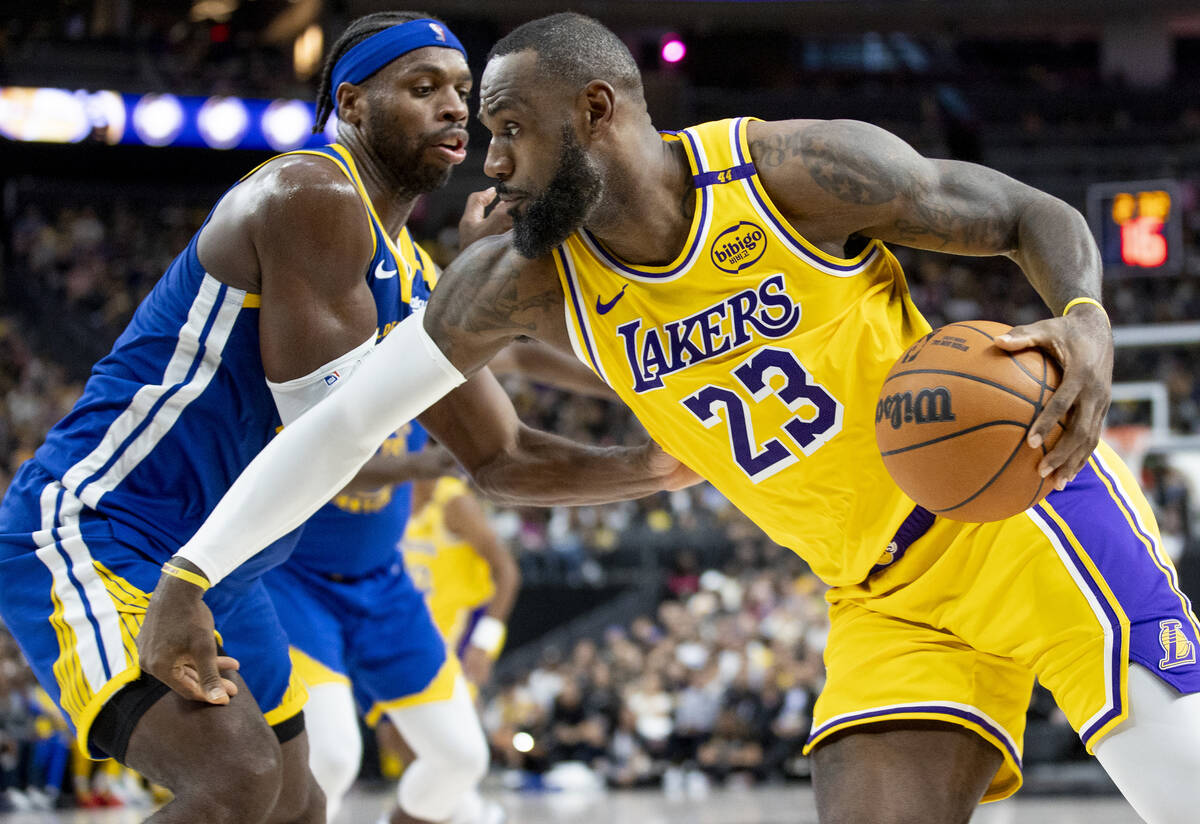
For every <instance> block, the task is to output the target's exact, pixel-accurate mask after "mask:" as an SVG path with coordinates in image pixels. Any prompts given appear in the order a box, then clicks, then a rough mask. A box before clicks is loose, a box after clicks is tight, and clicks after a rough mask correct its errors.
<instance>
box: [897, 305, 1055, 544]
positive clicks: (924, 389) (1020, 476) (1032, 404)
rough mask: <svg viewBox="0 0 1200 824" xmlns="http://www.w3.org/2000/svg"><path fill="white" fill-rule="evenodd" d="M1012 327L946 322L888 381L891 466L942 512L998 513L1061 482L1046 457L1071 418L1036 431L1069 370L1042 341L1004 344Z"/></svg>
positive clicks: (966, 515) (989, 517)
mask: <svg viewBox="0 0 1200 824" xmlns="http://www.w3.org/2000/svg"><path fill="white" fill-rule="evenodd" d="M1008 330H1009V327H1007V326H1005V325H1003V324H999V323H992V322H990V321H964V322H961V323H952V324H949V325H947V326H943V327H942V328H941V329H937V330H935V331H934V332H932V333H930V334H928V335H926V336H925V337H923V338H921V339H920V340H918V341H917V342H916V343H914V344H913V345H912V346H910V347H909V348H908V350H907V351H906V352H905V353H904V354H903V355H901V356H900V359H899V360H897V361H896V364H895V365H894V366H893V367H892V369H891V371H890V372H889V373H888V376H887V379H886V380H885V381H884V383H883V388H882V390H881V391H880V395H879V401H878V403H877V404H876V408H875V439H876V442H877V443H878V444H879V450H880V454H881V456H882V457H883V462H884V465H885V466H886V467H887V470H888V472H889V473H890V474H891V476H892V479H893V480H894V481H895V482H896V485H897V486H899V487H900V488H901V489H902V490H903V491H904V493H905V494H906V495H908V496H909V497H910V498H912V499H913V500H914V501H916V502H917V503H918V504H920V505H921V506H922V507H924V508H925V509H928V510H930V511H931V512H933V513H934V514H936V515H939V516H943V517H946V518H951V519H954V520H958V521H969V522H980V521H997V520H1001V519H1003V518H1008V517H1010V516H1012V515H1015V514H1017V513H1018V512H1022V511H1024V510H1026V509H1028V508H1029V507H1031V506H1033V505H1034V504H1036V503H1037V502H1038V501H1040V500H1041V499H1042V498H1043V497H1045V495H1046V494H1047V493H1048V492H1050V490H1051V485H1050V483H1049V482H1048V481H1047V480H1046V478H1045V476H1044V475H1040V474H1039V473H1038V469H1037V466H1038V462H1039V461H1040V460H1042V459H1043V457H1044V455H1045V454H1046V450H1047V449H1049V448H1051V447H1052V446H1053V445H1054V443H1055V441H1056V440H1057V438H1058V437H1059V434H1060V432H1061V427H1058V426H1055V428H1054V429H1053V430H1051V432H1050V433H1049V434H1048V435H1047V436H1045V437H1044V438H1043V439H1041V442H1039V444H1038V446H1037V447H1034V448H1031V447H1030V445H1029V442H1028V434H1029V431H1030V428H1031V426H1032V425H1033V424H1034V423H1035V421H1037V420H1038V419H1039V415H1041V414H1042V412H1043V411H1044V410H1045V407H1046V406H1047V404H1048V403H1049V400H1050V398H1051V397H1052V396H1053V394H1054V393H1055V390H1056V388H1057V387H1058V386H1059V385H1060V378H1061V372H1060V370H1059V368H1058V364H1057V363H1055V361H1054V360H1053V359H1052V358H1050V357H1048V356H1047V355H1045V354H1044V353H1043V352H1042V351H1041V350H1040V349H1028V350H1025V351H1020V352H1015V353H1014V352H1007V351H1005V350H1003V349H1000V348H999V347H998V346H996V343H995V340H996V338H998V337H999V336H1001V335H1003V334H1004V333H1006V332H1008Z"/></svg>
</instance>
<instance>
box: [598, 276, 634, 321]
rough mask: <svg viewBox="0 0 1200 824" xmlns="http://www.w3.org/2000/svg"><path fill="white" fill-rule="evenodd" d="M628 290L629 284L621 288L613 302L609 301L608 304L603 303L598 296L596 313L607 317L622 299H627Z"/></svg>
mask: <svg viewBox="0 0 1200 824" xmlns="http://www.w3.org/2000/svg"><path fill="white" fill-rule="evenodd" d="M628 288H629V284H628V283H626V284H625V285H624V286H622V287H621V291H620V292H617V296H616V297H615V298H613V299H612V300H610V301H608V302H607V303H601V302H600V296H599V295H596V311H597V312H599V313H600V314H601V315H607V314H608V313H609V312H611V311H612V308H613V307H614V306H616V305H617V301H619V300H620V299H621V298H623V297H625V290H626V289H628Z"/></svg>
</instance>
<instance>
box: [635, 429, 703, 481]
mask: <svg viewBox="0 0 1200 824" xmlns="http://www.w3.org/2000/svg"><path fill="white" fill-rule="evenodd" d="M646 468H647V469H648V470H649V471H650V474H651V475H652V476H653V477H655V478H659V479H661V481H662V488H663V490H664V491H666V492H674V491H675V490H677V489H686V488H687V487H689V486H694V485H696V484H698V483H700V482H701V481H703V480H704V478H702V477H700V475H699V474H697V473H696V472H693V471H692V470H691V469H690V468H689V467H687V466H686V465H684V463H683V462H682V461H680V460H679V459H678V458H676V457H675V456H674V455H668V454H667V453H666V452H664V451H663V448H662V447H661V446H659V445H658V444H656V443H655V442H654V441H651V442H650V443H648V444H646Z"/></svg>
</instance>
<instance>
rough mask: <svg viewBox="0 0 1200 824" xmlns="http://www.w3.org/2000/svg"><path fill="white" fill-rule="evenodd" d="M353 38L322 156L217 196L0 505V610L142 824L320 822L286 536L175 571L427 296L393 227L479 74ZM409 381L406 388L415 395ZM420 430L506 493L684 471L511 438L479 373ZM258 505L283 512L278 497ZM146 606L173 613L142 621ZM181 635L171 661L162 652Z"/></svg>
mask: <svg viewBox="0 0 1200 824" xmlns="http://www.w3.org/2000/svg"><path fill="white" fill-rule="evenodd" d="M356 36H357V40H358V42H356V43H354V44H352V45H351V46H350V47H349V48H348V49H347V50H346V52H345V53H344V54H342V55H341V56H340V58H339V59H338V60H337V61H336V62H335V64H334V65H333V66H332V71H331V72H330V75H329V77H330V82H329V83H328V84H326V85H325V86H324V87H323V88H322V90H321V92H320V96H321V105H322V107H323V108H324V109H330V108H333V107H335V106H336V108H337V111H338V114H339V117H340V120H341V123H340V126H339V132H338V138H339V142H338V144H336V145H334V146H331V147H328V148H326V149H323V150H316V151H303V152H295V153H289V154H286V155H283V156H281V157H279V158H276V159H273V160H271V161H269V162H268V163H266V164H264V165H263V166H261V167H260V168H258V169H257V170H255V171H253V172H252V173H251V174H250V175H248V176H247V177H246V178H244V179H243V180H242V181H241V182H240V183H238V184H237V185H236V186H234V187H233V188H232V189H230V190H229V192H228V193H227V194H226V195H225V196H224V197H223V198H222V199H221V200H220V201H219V202H218V203H217V205H216V206H215V207H214V209H213V211H212V213H211V214H210V215H209V217H208V219H207V220H206V222H205V224H204V226H203V227H202V228H201V229H200V231H199V232H198V233H197V234H196V236H195V237H194V238H193V239H192V241H191V242H190V243H189V244H188V246H187V248H186V249H184V250H183V252H181V253H180V255H179V256H178V257H177V258H176V259H175V260H174V261H173V262H172V264H171V265H170V267H169V268H168V270H167V272H166V273H165V274H164V276H163V277H162V279H161V280H160V281H159V282H158V284H156V286H155V288H154V289H153V290H152V291H151V293H150V294H149V296H148V297H147V298H146V300H145V301H144V302H143V303H142V304H141V306H140V307H139V308H138V310H137V312H136V313H135V315H134V317H133V319H132V320H131V322H130V324H129V326H128V327H127V329H126V330H125V331H124V333H123V334H122V335H121V337H120V338H119V339H118V341H117V342H116V344H115V345H114V348H113V351H112V352H111V353H110V354H109V355H108V356H107V357H105V358H104V359H103V360H101V361H100V362H99V363H98V364H97V365H96V366H95V368H94V370H93V374H92V376H91V378H90V379H89V381H88V383H87V386H86V387H85V390H84V392H83V395H82V397H81V399H80V400H79V402H78V403H77V404H76V406H75V407H74V409H73V410H72V411H71V413H70V414H69V415H68V416H67V417H66V418H64V419H63V420H62V421H60V422H59V423H58V424H57V425H56V426H55V427H54V428H53V429H52V431H51V432H50V433H49V434H48V435H47V438H46V442H45V444H44V445H43V446H42V447H41V448H40V449H39V450H38V451H37V453H36V455H35V457H34V458H33V459H32V460H30V461H29V462H27V463H26V464H24V465H23V466H22V467H21V468H20V470H19V471H18V473H17V474H16V476H15V477H14V479H13V482H12V484H11V486H10V487H9V490H8V493H7V494H6V496H5V498H4V500H3V503H2V504H0V618H2V619H3V621H4V623H5V625H6V626H7V627H8V629H9V630H10V631H11V633H12V634H13V636H14V637H15V638H16V639H17V641H18V643H19V644H20V646H21V648H22V650H23V652H24V653H25V655H26V657H27V658H28V660H29V662H30V664H31V665H32V666H33V668H34V671H35V672H36V674H37V676H38V678H39V680H40V682H41V683H42V685H43V686H44V687H45V688H46V690H47V691H48V692H49V693H50V694H51V696H52V697H53V698H54V700H55V702H56V703H57V704H58V705H59V706H60V707H61V708H62V709H63V711H64V714H65V715H66V717H67V718H68V719H69V720H70V723H71V725H72V727H73V729H74V731H75V733H76V734H77V736H78V738H79V741H80V742H81V744H83V745H84V746H86V747H88V748H89V750H90V751H91V752H92V753H94V754H96V755H110V756H113V757H115V758H117V759H118V760H119V761H121V762H122V763H125V764H127V765H129V766H130V767H132V768H134V769H136V770H137V771H139V772H141V773H142V774H144V775H146V776H147V777H148V778H150V779H151V780H153V781H155V782H157V783H160V784H162V785H164V786H166V787H168V788H169V789H170V790H171V791H172V793H173V795H174V799H173V800H172V801H171V802H170V803H168V804H166V805H165V806H164V807H163V808H162V809H161V810H159V811H158V812H156V813H155V814H154V815H153V816H152V817H151V819H150V820H152V821H155V822H189V824H191V823H192V822H199V821H204V822H237V824H252V823H255V822H268V821H269V822H293V821H294V822H314V824H315V823H316V822H320V821H323V820H324V810H323V799H322V796H321V793H320V790H319V789H318V788H317V787H316V786H315V784H314V782H313V780H312V777H311V773H310V772H309V769H308V766H307V752H306V748H307V745H306V736H305V735H304V728H303V716H302V714H301V711H300V710H301V705H302V703H303V698H304V693H303V689H302V687H301V686H300V685H299V684H298V682H296V681H295V680H294V679H293V678H292V677H291V673H292V669H291V665H290V662H289V660H288V657H287V643H286V639H285V638H284V635H283V631H282V629H281V627H280V626H279V623H278V621H277V619H276V616H275V613H274V610H273V608H272V606H271V603H270V601H269V599H268V598H267V595H266V592H265V590H264V588H263V585H262V583H261V580H260V576H261V574H262V573H263V572H264V571H265V570H266V569H268V568H269V567H271V566H273V565H275V564H277V563H278V562H279V561H280V560H282V558H284V557H286V555H287V553H288V552H289V551H290V549H291V546H292V543H293V540H291V539H288V540H284V541H282V542H280V543H277V544H275V545H274V546H273V547H272V548H271V549H270V550H269V551H267V552H264V553H261V554H259V555H258V556H257V557H255V558H254V559H253V561H251V562H250V563H247V564H244V565H243V564H241V563H240V562H235V563H233V564H232V565H231V566H229V567H228V568H225V569H217V568H214V567H211V566H210V567H208V568H206V569H204V570H203V571H204V572H205V573H209V574H208V576H207V577H205V576H204V575H202V574H201V569H199V568H197V567H195V566H192V565H191V564H189V563H188V561H187V560H186V559H182V558H176V559H175V560H174V561H171V560H170V559H171V558H172V556H173V554H175V553H176V550H177V549H179V548H180V546H181V545H183V544H184V542H185V541H186V540H187V539H188V538H189V537H190V536H191V535H192V534H193V533H194V532H195V530H196V528H197V527H198V526H199V525H200V524H201V523H202V522H203V521H204V520H205V519H206V516H208V514H209V512H210V511H211V510H212V508H213V507H214V505H215V504H216V503H217V501H218V499H219V498H220V497H221V496H222V494H223V493H224V492H225V490H226V489H227V488H228V486H229V485H230V484H231V483H232V482H233V481H234V479H235V477H236V476H237V475H238V473H239V472H240V471H242V469H243V467H245V466H246V465H247V464H248V463H249V462H250V461H251V459H252V458H253V457H254V456H255V455H256V454H257V453H258V452H259V451H260V450H262V449H263V448H264V446H265V445H266V444H267V443H268V441H269V440H270V439H271V438H272V436H273V435H274V434H275V433H276V431H277V430H278V429H279V427H280V424H283V425H284V426H285V427H290V426H292V425H294V424H296V423H298V422H299V421H300V420H303V419H304V417H305V416H306V414H307V413H306V410H310V411H311V408H317V407H319V403H318V401H320V400H321V399H322V398H323V397H324V396H325V395H328V394H330V393H331V392H332V396H336V395H337V393H338V391H339V389H340V387H341V386H343V385H344V384H345V381H346V379H347V378H348V376H349V375H350V374H351V373H353V372H354V371H355V369H356V368H359V367H361V365H362V364H364V363H366V362H368V361H369V360H370V357H369V353H370V352H371V350H372V349H373V347H374V346H375V344H376V341H377V340H378V339H380V338H382V337H383V336H384V334H385V333H387V332H388V331H394V330H395V329H398V328H399V327H400V324H401V322H402V320H403V319H404V318H406V317H408V316H410V315H411V313H412V310H413V308H414V307H415V306H417V305H418V304H419V303H420V302H421V301H423V300H424V299H425V298H426V297H427V295H428V290H427V286H428V284H427V283H425V282H424V280H423V277H422V274H421V272H420V271H416V270H413V269H411V268H406V267H405V266H404V265H403V263H404V260H405V258H404V256H403V255H402V254H401V253H400V250H399V248H398V246H397V238H399V246H402V247H405V248H407V246H406V244H411V238H409V237H408V236H407V232H406V231H404V230H402V227H403V224H404V221H405V218H406V217H407V216H408V214H409V212H410V210H411V209H412V206H413V203H414V200H415V198H416V197H417V196H418V195H420V194H421V193H422V192H426V191H430V190H432V189H434V188H436V187H437V186H439V185H440V184H441V183H442V182H443V181H444V180H445V179H446V177H447V175H449V173H450V170H451V169H452V167H453V166H454V165H456V164H458V163H459V162H461V160H462V159H463V157H464V153H465V146H466V131H465V129H464V128H463V127H464V123H465V120H466V117H467V107H466V102H465V101H466V97H467V95H468V93H469V91H470V87H471V75H470V73H469V70H468V67H467V63H466V60H465V57H464V54H463V52H462V47H461V45H459V43H458V41H457V40H456V39H455V38H454V36H453V35H452V34H451V33H450V32H449V31H448V30H447V29H446V27H445V26H444V25H443V24H441V23H440V22H438V21H436V20H431V19H426V18H422V17H420V16H419V15H416V14H411V13H389V14H385V15H381V16H372V17H370V18H368V19H366V20H364V21H360V23H359V24H358V25H357V27H356ZM406 328H407V327H406ZM410 342H411V343H413V344H414V345H417V346H424V345H425V344H424V343H422V341H421V339H420V338H411V339H410ZM420 360H421V361H422V362H424V361H425V360H427V359H426V358H424V357H421V358H420ZM440 370H441V371H442V372H445V371H446V367H440ZM426 383H427V378H426V377H420V378H418V379H417V380H416V381H414V383H413V384H412V386H411V391H412V392H413V393H414V396H417V397H420V398H421V403H422V405H423V406H424V405H428V402H429V401H431V400H432V398H431V397H430V392H429V386H427V385H426ZM433 385H434V387H435V388H436V387H437V385H438V384H437V383H436V382H434V384H433ZM362 411H365V412H368V413H372V411H371V410H369V409H366V408H364V409H363V410H362ZM372 414H373V413H372ZM422 421H423V422H424V424H425V425H426V426H427V427H428V429H429V430H430V431H431V432H433V433H434V434H436V436H437V437H438V438H439V440H441V441H442V442H443V443H445V444H447V445H449V446H450V447H451V448H452V449H453V451H454V454H455V456H456V458H457V459H458V460H459V461H460V462H461V463H462V464H463V465H464V466H465V467H466V468H467V470H468V471H470V472H472V473H474V474H475V476H476V477H477V478H479V479H480V481H481V483H483V484H484V486H486V487H488V488H490V489H493V490H495V491H496V492H497V493H498V494H502V495H507V496H511V497H513V498H514V499H523V500H529V501H531V502H541V503H557V502H564V501H566V502H587V501H599V500H608V499H618V498H627V497H630V496H637V495H640V494H645V493H648V492H651V491H655V490H658V489H662V488H664V487H671V486H675V485H677V484H679V483H686V482H688V481H689V480H690V479H691V475H690V473H689V472H687V471H686V470H684V469H682V468H681V467H680V466H679V464H678V462H677V461H675V460H674V459H672V458H669V457H667V456H665V455H664V454H663V453H662V452H661V451H660V450H657V449H656V448H655V447H653V446H651V445H647V446H646V447H644V448H642V447H639V448H633V449H628V450H599V449H592V448H587V447H581V446H576V445H574V444H571V443H569V442H565V441H563V440H562V439H558V438H554V437H552V436H549V435H546V434H544V433H539V432H534V431H532V430H529V429H527V428H525V427H523V426H521V425H520V424H519V422H518V420H517V418H516V415H515V413H514V411H513V410H512V407H511V404H510V403H509V402H508V401H507V399H506V397H505V396H504V394H503V392H502V390H501V389H500V388H499V386H498V385H497V383H496V382H495V379H494V378H492V377H491V376H490V374H487V373H480V375H479V376H478V377H476V378H474V379H472V380H471V381H469V382H466V383H464V384H463V385H462V386H461V388H460V389H459V391H457V392H455V393H454V397H452V398H448V399H446V401H445V402H444V403H442V404H439V405H438V407H437V408H436V409H432V410H430V412H429V414H427V415H425V416H423V417H422ZM344 425H345V426H346V427H347V428H348V429H349V430H356V429H357V423H356V422H355V421H354V420H352V419H347V420H346V421H345V422H344ZM398 426H399V423H398V424H397V426H394V427H392V430H394V429H396V428H398ZM284 431H286V429H285V430H284ZM389 431H391V430H389ZM382 440H383V436H382V435H381V436H380V437H378V438H376V439H374V442H373V443H372V444H371V445H370V447H369V449H368V451H373V450H374V448H375V447H376V446H377V445H378V444H379V443H380V442H382ZM364 457H365V456H364ZM360 463H361V462H360ZM356 468H357V467H356ZM306 473H314V474H316V475H320V476H323V477H324V476H325V475H327V472H326V469H325V468H323V467H321V466H319V465H311V466H308V467H306V468H305V469H304V470H303V473H301V474H306ZM351 474H352V473H350V472H348V473H345V474H344V475H343V476H342V477H341V478H339V481H340V482H345V481H346V480H348V478H349V477H350V475H351ZM564 478H570V479H572V480H577V481H578V483H566V482H564V480H563V479H564ZM338 485H339V486H340V485H341V483H339V484H338ZM272 495H273V496H274V497H277V498H278V499H279V500H281V501H283V500H286V499H287V498H288V497H289V496H288V491H287V485H286V484H284V485H280V486H277V487H276V489H274V490H273V491H272ZM299 523H300V521H296V522H295V523H294V524H292V525H291V526H289V530H290V529H291V528H292V527H294V526H296V525H298V524H299ZM164 562H167V563H165V564H164ZM152 590H153V591H154V594H153V597H151V595H150V593H151V591H152ZM148 603H154V604H155V607H156V609H158V608H159V607H160V606H161V607H162V609H161V610H159V611H160V612H161V613H163V614H164V615H166V616H167V617H168V618H169V619H171V620H168V621H165V622H164V621H147V620H146V610H147V607H148ZM214 619H215V632H214ZM197 627H204V630H203V633H202V634H203V636H204V637H203V639H199V638H198V636H196V634H195V633H194V631H193V630H195V628H197ZM181 638H185V639H188V640H187V644H188V645H189V647H188V650H187V652H186V653H185V655H184V656H183V657H182V658H179V657H171V658H170V659H168V660H165V661H164V659H163V658H162V657H161V656H160V655H159V654H158V653H157V652H156V650H159V649H163V648H167V649H175V648H176V645H177V642H178V640H179V639H181ZM218 643H219V644H220V645H221V647H218ZM222 647H223V649H222ZM239 663H240V664H242V665H243V666H241V669H240V671H239V669H238V667H239ZM156 675H157V676H159V677H157V678H156V677H155V676H156Z"/></svg>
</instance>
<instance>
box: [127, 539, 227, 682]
mask: <svg viewBox="0 0 1200 824" xmlns="http://www.w3.org/2000/svg"><path fill="white" fill-rule="evenodd" d="M172 563H174V564H175V565H176V566H180V567H187V568H188V570H189V571H192V570H194V569H195V567H192V566H191V565H190V564H188V562H187V561H182V560H173V561H172ZM203 594H204V591H203V590H202V589H200V587H198V586H196V585H194V584H191V583H188V582H187V581H182V580H180V579H178V578H174V577H172V576H170V575H166V574H163V575H162V577H160V578H159V579H158V586H156V587H155V588H154V592H153V593H152V594H151V596H150V604H149V606H148V607H147V608H146V618H145V620H144V621H143V622H142V628H141V631H140V632H139V633H138V638H137V647H138V656H139V658H140V659H141V666H142V670H143V671H144V672H148V673H149V674H150V675H153V676H154V677H155V678H157V679H158V680H160V681H162V682H163V683H164V684H166V685H167V686H168V687H170V688H171V689H172V690H174V691H175V692H177V693H179V694H180V695H182V696H183V697H184V698H188V699H190V700H192V701H203V702H206V703H209V704H228V703H229V699H230V697H231V696H234V695H237V691H238V688H237V685H236V684H234V683H233V681H231V680H229V679H228V678H224V677H222V676H221V670H236V669H237V668H238V662H237V661H236V660H235V659H233V658H230V657H229V656H225V655H221V656H218V655H217V642H216V638H215V634H214V627H213V617H212V613H211V612H209V609H208V607H207V606H206V605H205V603H204V601H202V600H201V596H202V595H203Z"/></svg>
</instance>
